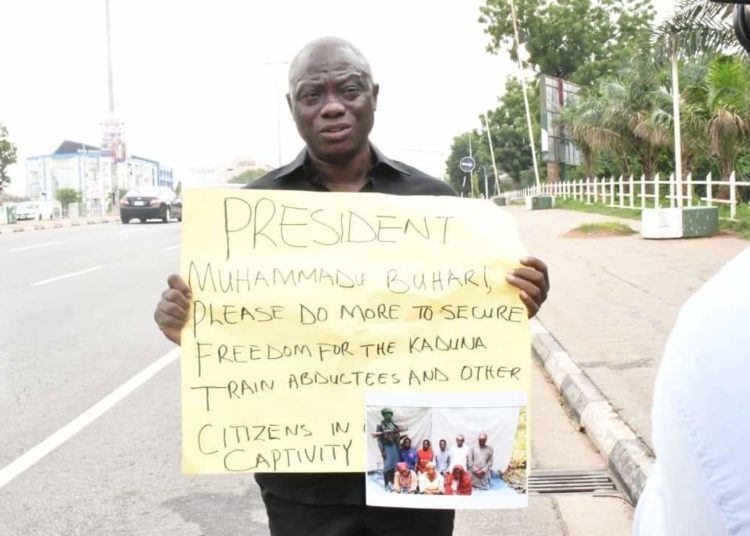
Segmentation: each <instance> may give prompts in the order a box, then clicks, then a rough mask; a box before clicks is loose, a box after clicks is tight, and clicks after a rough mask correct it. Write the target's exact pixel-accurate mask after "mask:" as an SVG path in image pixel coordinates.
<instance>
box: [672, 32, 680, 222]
mask: <svg viewBox="0 0 750 536" xmlns="http://www.w3.org/2000/svg"><path fill="white" fill-rule="evenodd" d="M672 104H673V108H674V112H673V114H674V175H675V181H676V182H677V207H678V208H682V124H681V123H682V121H681V118H680V68H679V64H678V62H677V37H676V36H675V35H672Z"/></svg>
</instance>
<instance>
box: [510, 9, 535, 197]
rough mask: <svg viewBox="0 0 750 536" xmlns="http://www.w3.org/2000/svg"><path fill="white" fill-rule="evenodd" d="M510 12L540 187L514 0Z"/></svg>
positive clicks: (533, 156)
mask: <svg viewBox="0 0 750 536" xmlns="http://www.w3.org/2000/svg"><path fill="white" fill-rule="evenodd" d="M510 13H511V16H512V17H513V32H514V34H515V38H516V56H517V58H518V73H519V75H520V77H521V88H522V89H523V103H524V105H525V106H526V122H527V123H528V125H529V141H530V142H531V158H532V160H533V161H534V177H535V178H536V186H537V188H539V189H540V191H541V187H542V183H541V181H540V180H539V166H538V165H537V162H536V144H535V143H534V127H533V126H532V124H531V109H530V108H529V94H528V91H527V89H526V77H525V76H524V72H523V65H522V64H521V55H520V52H521V38H520V37H519V32H518V18H517V17H516V5H515V4H514V3H513V0H510Z"/></svg>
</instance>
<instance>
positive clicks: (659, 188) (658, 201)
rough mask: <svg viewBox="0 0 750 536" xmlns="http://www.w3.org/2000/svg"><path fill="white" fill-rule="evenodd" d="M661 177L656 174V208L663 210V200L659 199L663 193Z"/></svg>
mask: <svg viewBox="0 0 750 536" xmlns="http://www.w3.org/2000/svg"><path fill="white" fill-rule="evenodd" d="M659 180H660V177H659V174H658V173H657V174H656V177H654V208H661V199H659V194H660V193H661V183H660V182H659Z"/></svg>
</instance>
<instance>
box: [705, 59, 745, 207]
mask: <svg viewBox="0 0 750 536" xmlns="http://www.w3.org/2000/svg"><path fill="white" fill-rule="evenodd" d="M748 80H750V68H748V65H747V63H746V62H745V61H744V60H743V59H741V58H739V57H737V56H720V57H718V58H716V59H715V60H713V61H712V62H711V64H710V65H709V68H708V75H707V76H706V82H705V89H706V111H707V113H708V117H709V119H708V138H709V143H710V147H711V154H712V156H713V157H714V158H715V159H716V163H717V165H718V166H719V171H720V172H721V177H722V180H725V181H726V180H729V176H730V175H731V174H732V172H733V171H734V169H735V165H736V163H737V156H738V154H739V153H740V151H741V150H742V149H743V148H744V147H745V146H747V144H748V142H750V85H749V84H748ZM729 193H730V192H729V186H722V187H720V188H719V194H718V195H719V197H721V198H724V199H727V198H729ZM735 193H736V192H735Z"/></svg>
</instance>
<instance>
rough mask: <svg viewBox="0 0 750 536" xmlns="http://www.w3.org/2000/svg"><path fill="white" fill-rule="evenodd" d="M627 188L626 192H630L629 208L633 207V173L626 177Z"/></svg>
mask: <svg viewBox="0 0 750 536" xmlns="http://www.w3.org/2000/svg"><path fill="white" fill-rule="evenodd" d="M628 183H629V186H630V187H629V188H628V193H629V194H630V208H635V185H634V184H633V174H632V173H631V174H630V178H629V179H628Z"/></svg>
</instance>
